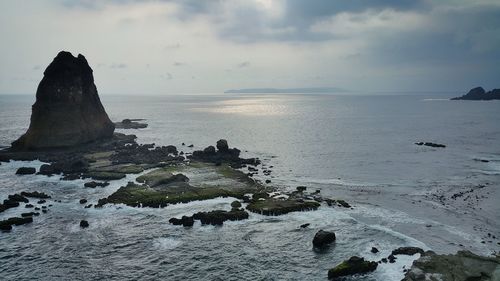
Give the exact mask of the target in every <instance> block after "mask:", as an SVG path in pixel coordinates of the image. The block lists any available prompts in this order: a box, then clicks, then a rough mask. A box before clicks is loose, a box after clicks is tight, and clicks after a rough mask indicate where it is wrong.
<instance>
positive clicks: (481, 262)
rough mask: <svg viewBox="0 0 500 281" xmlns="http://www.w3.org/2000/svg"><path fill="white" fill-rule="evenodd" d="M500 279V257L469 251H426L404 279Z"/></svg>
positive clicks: (465, 280) (408, 280)
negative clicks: (441, 253) (454, 252)
mask: <svg viewBox="0 0 500 281" xmlns="http://www.w3.org/2000/svg"><path fill="white" fill-rule="evenodd" d="M424 280H442V281H472V280H476V281H486V280H500V257H499V256H497V257H483V256H478V255H476V254H473V253H471V252H469V251H459V252H458V253H456V254H452V255H438V254H436V253H434V252H431V251H428V252H425V253H424V254H423V255H422V256H421V257H420V258H419V259H417V260H415V261H414V262H413V265H412V267H411V269H410V270H409V271H408V272H407V273H406V275H405V277H404V279H403V280H402V281H424Z"/></svg>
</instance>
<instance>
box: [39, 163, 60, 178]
mask: <svg viewBox="0 0 500 281" xmlns="http://www.w3.org/2000/svg"><path fill="white" fill-rule="evenodd" d="M57 173H58V171H57V170H56V168H55V167H54V166H53V165H50V164H43V165H42V166H40V171H38V174H40V175H46V176H51V175H54V174H57Z"/></svg>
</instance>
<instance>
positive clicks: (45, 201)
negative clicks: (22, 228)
mask: <svg viewBox="0 0 500 281" xmlns="http://www.w3.org/2000/svg"><path fill="white" fill-rule="evenodd" d="M36 203H37V204H45V203H47V200H43V199H42V200H38V202H36Z"/></svg>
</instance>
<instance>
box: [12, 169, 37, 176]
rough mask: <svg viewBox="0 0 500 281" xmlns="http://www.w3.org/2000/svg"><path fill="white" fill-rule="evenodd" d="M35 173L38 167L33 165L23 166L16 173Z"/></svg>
mask: <svg viewBox="0 0 500 281" xmlns="http://www.w3.org/2000/svg"><path fill="white" fill-rule="evenodd" d="M34 173H36V169H35V168H31V167H21V168H19V169H17V171H16V175H32V174H34Z"/></svg>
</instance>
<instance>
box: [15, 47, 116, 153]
mask: <svg viewBox="0 0 500 281" xmlns="http://www.w3.org/2000/svg"><path fill="white" fill-rule="evenodd" d="M114 129H115V126H114V124H113V123H112V122H111V120H109V118H108V115H107V114H106V111H105V110H104V107H103V106H102V104H101V101H100V99H99V96H98V94H97V88H96V86H95V84H94V76H93V74H92V69H91V68H90V66H89V64H88V63H87V60H86V59H85V57H84V56H82V55H78V57H74V56H73V55H72V54H71V53H69V52H64V51H63V52H60V53H59V54H58V55H57V56H56V57H55V58H54V60H53V61H52V63H51V64H50V65H49V66H48V67H47V69H46V70H45V72H44V77H43V79H42V81H41V82H40V84H39V85H38V89H37V92H36V102H35V104H34V105H33V107H32V113H31V123H30V126H29V128H28V131H27V132H26V133H25V134H24V135H23V136H21V137H20V138H19V139H18V140H16V141H15V142H13V143H12V147H13V148H14V149H16V150H42V149H47V148H54V147H70V146H76V145H80V144H84V143H88V142H92V141H96V140H99V139H104V138H110V137H112V136H113V131H114Z"/></svg>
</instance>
